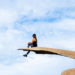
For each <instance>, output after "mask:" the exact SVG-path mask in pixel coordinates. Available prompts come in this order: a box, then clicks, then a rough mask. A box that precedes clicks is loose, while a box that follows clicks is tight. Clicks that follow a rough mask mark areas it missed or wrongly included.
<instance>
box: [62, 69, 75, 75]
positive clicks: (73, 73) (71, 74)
mask: <svg viewBox="0 0 75 75" xmlns="http://www.w3.org/2000/svg"><path fill="white" fill-rule="evenodd" d="M61 75H75V68H74V69H69V70H66V71H64V72H63V73H62V74H61Z"/></svg>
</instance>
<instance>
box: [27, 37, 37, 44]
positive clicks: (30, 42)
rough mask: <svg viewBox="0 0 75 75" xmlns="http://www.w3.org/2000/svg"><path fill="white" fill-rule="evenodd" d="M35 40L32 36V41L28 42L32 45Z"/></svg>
mask: <svg viewBox="0 0 75 75" xmlns="http://www.w3.org/2000/svg"><path fill="white" fill-rule="evenodd" d="M35 41H36V39H35V38H33V40H32V42H29V43H28V44H30V45H32V44H33V42H35Z"/></svg>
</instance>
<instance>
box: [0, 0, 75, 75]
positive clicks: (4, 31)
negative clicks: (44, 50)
mask: <svg viewBox="0 0 75 75" xmlns="http://www.w3.org/2000/svg"><path fill="white" fill-rule="evenodd" d="M74 7H75V1H74V0H63V1H60V0H28V1H26V0H13V1H12V0H7V1H5V0H2V1H0V60H2V61H1V62H2V63H1V62H0V63H1V64H0V73H1V75H6V74H7V75H17V74H18V75H35V74H36V73H37V75H38V74H40V75H44V74H45V75H46V74H47V75H50V74H51V75H54V74H56V75H58V73H59V70H61V71H62V70H64V69H68V68H73V67H75V66H74V65H75V64H74V63H75V61H73V60H71V59H67V58H63V60H64V63H62V62H63V60H62V59H61V58H60V57H59V56H58V58H56V57H55V56H54V57H52V56H51V57H52V58H51V57H50V58H48V57H44V56H43V57H39V56H37V57H35V58H34V57H33V58H32V57H31V60H29V61H30V62H29V61H28V62H26V63H24V62H25V61H23V60H24V59H19V57H20V56H21V55H22V54H21V53H20V54H21V55H20V54H18V53H19V52H18V51H17V50H16V49H17V48H20V47H26V43H27V42H28V41H30V39H31V37H30V35H31V34H32V33H37V37H38V43H39V46H44V47H52V48H62V49H71V50H75V46H74V43H75V34H74V32H75V25H74V24H75V19H74V18H75V13H74V12H75V9H74ZM35 19H37V20H38V21H37V22H35V21H34V20H35ZM52 19H54V20H53V21H52ZM26 20H27V22H26ZM46 20H47V21H46ZM21 21H22V22H21ZM20 22H21V23H20ZM5 59H6V60H5ZM66 59H67V60H66ZM9 60H10V61H12V63H14V62H15V61H16V60H17V61H18V62H16V63H15V64H12V65H4V64H9ZM21 60H22V62H20V61H21ZM65 61H66V62H65ZM19 62H20V63H19ZM53 62H55V63H54V65H53ZM68 62H69V63H68ZM10 63H11V62H10ZM67 63H68V64H67ZM59 64H60V66H59ZM56 65H57V66H56ZM66 65H67V66H66ZM39 66H40V68H39ZM49 66H50V67H49ZM56 67H57V72H56ZM49 70H51V71H50V72H49ZM29 71H30V72H29ZM59 74H60V73H59Z"/></svg>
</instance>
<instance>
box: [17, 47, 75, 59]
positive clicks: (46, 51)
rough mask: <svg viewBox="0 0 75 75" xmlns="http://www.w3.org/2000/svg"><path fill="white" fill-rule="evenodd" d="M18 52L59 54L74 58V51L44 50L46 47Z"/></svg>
mask: <svg viewBox="0 0 75 75" xmlns="http://www.w3.org/2000/svg"><path fill="white" fill-rule="evenodd" d="M18 50H23V51H33V52H35V53H37V54H52V53H54V54H59V55H63V56H67V57H71V58H75V51H69V50H63V49H54V48H46V47H33V48H21V49H18Z"/></svg>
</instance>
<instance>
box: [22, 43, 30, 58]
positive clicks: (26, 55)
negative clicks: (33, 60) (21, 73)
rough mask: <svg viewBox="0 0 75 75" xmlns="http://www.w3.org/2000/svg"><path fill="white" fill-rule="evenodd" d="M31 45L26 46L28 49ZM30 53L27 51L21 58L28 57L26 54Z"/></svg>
mask: <svg viewBox="0 0 75 75" xmlns="http://www.w3.org/2000/svg"><path fill="white" fill-rule="evenodd" d="M30 46H31V45H30V44H28V46H27V47H28V48H29V47H30ZM29 53H30V51H27V53H26V54H24V55H23V56H25V57H27V56H28V54H29Z"/></svg>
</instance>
